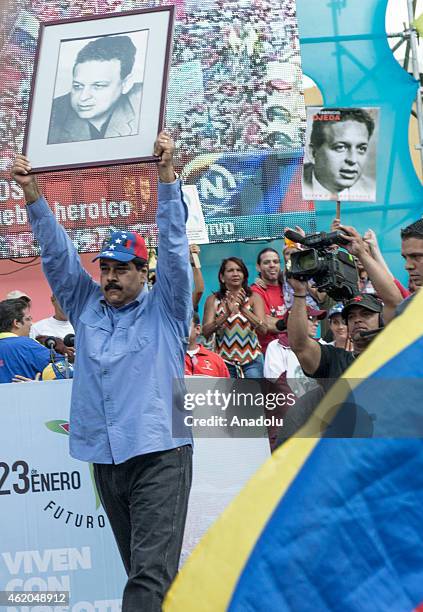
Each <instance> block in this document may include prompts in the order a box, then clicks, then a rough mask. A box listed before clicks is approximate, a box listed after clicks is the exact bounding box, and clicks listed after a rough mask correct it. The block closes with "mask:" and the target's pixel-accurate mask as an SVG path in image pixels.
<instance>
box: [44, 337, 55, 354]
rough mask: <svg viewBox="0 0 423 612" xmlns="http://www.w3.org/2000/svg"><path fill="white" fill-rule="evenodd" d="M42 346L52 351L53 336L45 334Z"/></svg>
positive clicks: (53, 344)
mask: <svg viewBox="0 0 423 612" xmlns="http://www.w3.org/2000/svg"><path fill="white" fill-rule="evenodd" d="M44 346H46V347H47V348H48V349H50V350H51V351H53V350H54V349H55V348H56V338H55V337H54V336H47V338H46V339H45V340H44Z"/></svg>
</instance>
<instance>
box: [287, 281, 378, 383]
mask: <svg viewBox="0 0 423 612" xmlns="http://www.w3.org/2000/svg"><path fill="white" fill-rule="evenodd" d="M289 282H290V283H291V286H292V287H293V289H294V304H293V306H292V309H291V314H290V316H289V318H288V337H289V342H290V346H291V348H292V350H293V351H294V353H295V354H296V356H297V357H298V361H299V362H300V364H301V367H302V368H303V370H304V373H305V374H306V375H307V376H310V377H311V378H319V379H327V378H330V379H335V378H338V377H339V376H341V374H343V372H344V371H345V370H346V369H347V368H348V367H349V366H350V365H351V364H352V363H353V361H354V359H355V358H356V357H358V356H359V355H360V354H361V353H362V352H363V351H364V350H365V349H366V348H367V347H368V345H369V344H370V342H371V341H372V339H373V338H374V337H375V335H376V333H377V330H379V329H380V328H381V327H382V326H383V320H382V310H383V305H382V302H380V301H379V300H378V299H377V298H375V297H374V296H372V295H370V294H366V293H364V294H358V295H356V296H355V297H354V298H352V299H351V300H349V301H348V302H347V303H346V304H345V306H344V309H343V310H342V316H343V318H344V320H345V321H346V324H347V328H348V335H349V337H350V338H351V339H352V342H353V351H352V352H349V351H346V350H345V349H342V348H336V347H335V346H331V345H321V344H320V343H318V342H316V341H314V340H312V339H311V338H310V337H309V335H308V331H307V330H308V318H307V308H306V303H305V295H306V291H307V283H306V282H304V281H301V280H298V279H295V278H290V279H289ZM372 331H374V332H375V333H374V334H372V333H371V332H372ZM322 384H323V385H324V383H322ZM324 386H326V385H324Z"/></svg>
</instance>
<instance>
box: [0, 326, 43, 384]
mask: <svg viewBox="0 0 423 612" xmlns="http://www.w3.org/2000/svg"><path fill="white" fill-rule="evenodd" d="M49 362H50V351H49V350H48V349H47V348H46V347H45V346H42V345H41V344H39V343H38V342H36V341H35V340H33V339H32V338H27V337H26V336H10V337H8V338H2V339H1V340H0V383H9V382H12V378H13V377H14V376H15V375H16V374H20V375H21V376H26V377H27V378H35V375H36V374H37V373H38V372H42V371H43V370H44V368H45V367H46V366H47V365H48V364H49Z"/></svg>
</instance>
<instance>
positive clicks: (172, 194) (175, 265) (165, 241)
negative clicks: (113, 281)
mask: <svg viewBox="0 0 423 612" xmlns="http://www.w3.org/2000/svg"><path fill="white" fill-rule="evenodd" d="M174 148H175V147H174V143H173V140H172V138H171V137H170V136H169V134H167V133H166V132H161V133H160V134H159V135H158V137H157V140H156V143H155V146H154V154H155V155H157V156H158V157H159V158H160V160H159V161H158V163H157V167H158V173H159V189H158V206H157V225H158V228H159V256H158V259H157V282H156V284H157V286H158V289H159V291H160V294H161V296H162V299H163V301H164V303H165V305H166V309H167V310H168V311H169V312H170V313H171V314H172V315H173V316H174V317H175V318H176V319H179V320H182V321H185V320H187V319H188V318H189V317H190V314H191V310H192V297H191V294H192V270H191V265H190V259H189V248H188V240H187V235H186V221H187V216H188V210H187V207H186V205H185V203H184V201H183V197H182V188H181V183H180V181H179V179H178V178H177V176H176V174H175V170H174V167H173V152H174Z"/></svg>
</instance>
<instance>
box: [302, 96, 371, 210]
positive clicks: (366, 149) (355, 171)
mask: <svg viewBox="0 0 423 612" xmlns="http://www.w3.org/2000/svg"><path fill="white" fill-rule="evenodd" d="M379 110H380V109H379V108H373V107H364V108H353V107H347V108H328V107H312V106H309V107H307V129H306V149H305V156H304V166H303V180H302V187H303V199H304V200H337V201H351V202H375V201H376V149H377V140H378V131H379Z"/></svg>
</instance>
